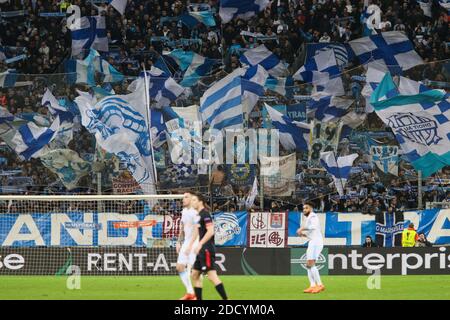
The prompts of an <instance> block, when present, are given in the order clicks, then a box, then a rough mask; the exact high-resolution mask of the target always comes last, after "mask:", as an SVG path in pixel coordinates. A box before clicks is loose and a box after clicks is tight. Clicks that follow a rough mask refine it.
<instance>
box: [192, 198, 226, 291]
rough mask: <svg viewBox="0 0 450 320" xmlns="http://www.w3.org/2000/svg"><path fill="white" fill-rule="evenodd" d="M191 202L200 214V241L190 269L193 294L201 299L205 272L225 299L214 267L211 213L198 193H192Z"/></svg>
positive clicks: (214, 254)
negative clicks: (195, 257) (202, 275)
mask: <svg viewBox="0 0 450 320" xmlns="http://www.w3.org/2000/svg"><path fill="white" fill-rule="evenodd" d="M191 204H192V207H193V208H194V209H195V210H197V212H198V214H199V216H200V220H199V224H198V229H199V235H200V242H199V243H198V245H197V247H196V248H195V253H196V254H197V259H196V260H195V263H194V267H193V270H192V280H193V281H194V291H195V295H196V297H197V299H198V300H202V288H203V279H202V277H201V274H202V273H206V274H207V275H208V279H209V280H210V281H211V282H212V283H213V284H214V286H215V287H216V290H217V292H218V293H219V294H220V296H221V297H222V299H223V300H227V299H228V297H227V294H226V292H225V288H224V286H223V283H222V281H220V279H219V277H218V276H217V271H216V269H215V268H216V266H215V264H216V262H215V256H216V248H215V245H214V222H213V219H212V217H211V213H210V212H209V211H208V209H207V208H206V200H205V198H204V197H203V196H202V195H200V194H195V195H192V199H191Z"/></svg>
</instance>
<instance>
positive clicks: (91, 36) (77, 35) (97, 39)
mask: <svg viewBox="0 0 450 320" xmlns="http://www.w3.org/2000/svg"><path fill="white" fill-rule="evenodd" d="M70 30H71V33H72V56H77V55H79V54H80V53H82V52H83V51H84V50H89V49H90V48H93V49H96V50H98V51H108V50H109V48H108V38H107V36H106V22H105V17H104V16H94V17H81V18H79V19H76V20H75V22H74V23H73V24H72V25H71V27H70Z"/></svg>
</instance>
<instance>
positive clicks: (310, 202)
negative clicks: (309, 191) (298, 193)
mask: <svg viewBox="0 0 450 320" xmlns="http://www.w3.org/2000/svg"><path fill="white" fill-rule="evenodd" d="M303 205H307V206H310V207H311V208H314V203H312V201H305V202H303Z"/></svg>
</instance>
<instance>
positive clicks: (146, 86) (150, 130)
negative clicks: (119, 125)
mask: <svg viewBox="0 0 450 320" xmlns="http://www.w3.org/2000/svg"><path fill="white" fill-rule="evenodd" d="M142 68H143V70H144V82H145V104H146V107H145V113H146V116H147V126H148V134H149V137H150V148H151V152H152V164H153V176H154V183H155V190H156V184H157V182H158V173H157V170H156V163H155V152H154V149H153V137H152V128H151V127H152V122H151V117H150V91H149V87H148V83H149V82H148V81H149V80H148V76H147V70H146V69H145V64H144V63H143V64H142Z"/></svg>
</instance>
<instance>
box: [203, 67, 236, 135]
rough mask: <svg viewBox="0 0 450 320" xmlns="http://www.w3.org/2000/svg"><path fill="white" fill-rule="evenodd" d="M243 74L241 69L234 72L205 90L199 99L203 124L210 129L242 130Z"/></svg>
mask: <svg viewBox="0 0 450 320" xmlns="http://www.w3.org/2000/svg"><path fill="white" fill-rule="evenodd" d="M244 73H245V70H244V69H243V68H239V69H236V70H234V71H233V72H232V73H230V74H229V75H227V76H226V77H225V78H223V79H221V80H219V81H218V82H216V83H215V84H214V85H213V86H212V87H211V88H209V89H208V90H206V91H205V93H204V94H203V96H202V97H201V98H200V113H201V114H202V119H203V122H207V123H209V124H210V126H211V128H214V129H217V130H222V129H225V128H236V129H239V128H242V125H243V116H242V113H243V108H242V100H241V99H242V97H241V96H242V86H241V76H242V75H243V74H244Z"/></svg>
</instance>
